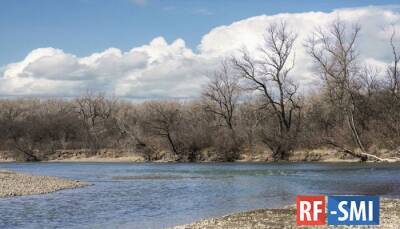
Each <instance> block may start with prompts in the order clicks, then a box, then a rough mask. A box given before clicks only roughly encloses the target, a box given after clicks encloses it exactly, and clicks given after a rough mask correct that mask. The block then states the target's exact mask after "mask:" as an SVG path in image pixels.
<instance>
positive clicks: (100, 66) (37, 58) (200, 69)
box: [0, 6, 400, 99]
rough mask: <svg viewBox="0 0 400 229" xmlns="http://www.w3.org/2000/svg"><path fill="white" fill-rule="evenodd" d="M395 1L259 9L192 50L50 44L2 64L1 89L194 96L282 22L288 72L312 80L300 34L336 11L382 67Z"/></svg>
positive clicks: (179, 44) (162, 44)
mask: <svg viewBox="0 0 400 229" xmlns="http://www.w3.org/2000/svg"><path fill="white" fill-rule="evenodd" d="M399 8H400V7H398V6H390V7H373V6H371V7H363V8H352V9H338V10H335V11H333V12H330V13H323V12H305V13H293V14H289V13H283V14H276V15H261V16H256V17H252V18H248V19H244V20H241V21H237V22H235V23H233V24H231V25H227V26H220V27H216V28H214V29H212V30H211V31H210V32H209V33H207V34H205V35H204V36H203V38H202V40H201V42H200V44H199V45H198V48H197V50H196V51H194V50H192V49H190V48H188V47H187V46H186V44H185V42H184V40H182V39H177V40H175V41H173V42H172V43H168V42H167V41H166V40H165V39H164V38H163V37H157V38H155V39H153V40H152V41H151V42H150V43H149V44H147V45H143V46H140V47H134V48H132V49H131V50H129V51H126V52H124V51H122V50H120V49H117V48H109V49H107V50H104V51H103V52H99V53H93V54H91V55H89V56H85V57H78V56H76V55H74V54H70V53H65V52H64V51H63V50H60V49H56V48H50V47H49V48H38V49H35V50H32V51H31V52H30V53H29V54H28V55H27V56H26V57H25V58H24V59H23V60H21V61H20V62H17V63H11V64H8V65H6V66H3V67H1V68H0V95H3V96H4V95H35V96H76V95H79V94H81V93H84V92H86V91H102V92H106V93H109V94H113V95H116V96H121V97H127V98H143V99H148V98H191V97H196V96H198V95H199V92H200V89H201V85H202V84H203V83H204V82H205V81H206V77H205V76H204V75H205V74H206V73H208V72H211V71H212V70H213V69H214V68H215V66H217V64H218V63H219V61H220V60H221V59H222V58H224V57H227V56H231V55H234V54H235V52H236V51H237V50H238V49H242V48H246V49H247V50H249V51H250V52H252V53H255V52H256V51H257V49H258V47H259V45H260V43H261V42H262V40H263V33H264V31H265V28H266V27H267V26H268V25H269V24H270V23H274V22H279V21H281V20H285V21H286V22H287V24H288V26H290V27H291V28H292V29H293V30H294V31H296V32H297V33H298V40H297V43H296V67H295V69H294V71H293V77H294V78H295V79H297V80H298V81H299V82H300V83H301V85H303V87H307V86H308V85H311V84H313V83H314V80H315V79H316V78H317V77H315V76H314V73H313V72H312V61H311V60H310V58H309V57H308V56H307V54H306V52H305V48H304V46H303V45H304V41H305V39H306V38H307V37H308V36H309V35H310V34H311V32H312V31H313V30H314V29H315V28H316V27H317V26H321V27H324V26H326V25H327V24H329V23H331V22H332V21H334V20H336V19H337V18H338V17H339V18H340V19H342V20H344V21H346V22H349V23H359V24H360V25H361V27H362V32H361V34H360V39H359V43H358V46H359V50H360V58H361V59H362V60H365V61H366V62H367V63H369V64H371V63H372V64H374V65H377V66H382V67H384V66H385V64H386V63H389V62H390V61H391V59H390V58H391V57H390V55H391V52H390V47H389V44H388V39H389V36H390V29H388V28H389V27H390V26H394V27H397V30H398V31H400V28H399V27H400V26H399V25H400V13H399Z"/></svg>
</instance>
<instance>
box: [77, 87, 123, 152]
mask: <svg viewBox="0 0 400 229" xmlns="http://www.w3.org/2000/svg"><path fill="white" fill-rule="evenodd" d="M75 103H76V110H77V113H78V115H79V118H80V119H81V120H82V121H83V126H84V128H85V130H86V135H87V140H88V142H89V145H90V147H91V148H92V149H94V150H98V149H99V148H100V144H101V142H104V140H105V139H101V135H103V134H105V132H106V131H107V128H105V126H106V125H107V121H110V120H111V119H112V118H113V115H114V113H115V112H116V110H115V109H116V106H115V103H116V101H115V100H111V99H106V98H105V96H104V95H103V94H98V95H92V94H87V95H85V96H82V97H80V98H77V99H76V100H75Z"/></svg>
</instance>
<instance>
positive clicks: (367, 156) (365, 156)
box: [326, 140, 400, 162]
mask: <svg viewBox="0 0 400 229" xmlns="http://www.w3.org/2000/svg"><path fill="white" fill-rule="evenodd" d="M326 143H327V144H328V145H331V146H334V147H336V148H339V149H340V150H341V151H343V152H345V153H347V154H350V155H352V156H354V157H358V158H360V159H361V161H367V160H368V159H370V158H372V159H374V160H375V161H379V162H396V161H400V158H397V157H391V158H381V157H378V156H376V155H373V154H370V153H366V152H360V153H356V152H354V151H352V150H350V149H347V148H345V147H343V146H340V145H338V144H336V143H335V142H333V141H331V140H326Z"/></svg>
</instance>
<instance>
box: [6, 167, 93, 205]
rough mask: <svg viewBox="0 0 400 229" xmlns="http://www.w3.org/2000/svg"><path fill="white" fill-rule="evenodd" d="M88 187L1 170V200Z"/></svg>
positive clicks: (73, 182) (59, 179)
mask: <svg viewBox="0 0 400 229" xmlns="http://www.w3.org/2000/svg"><path fill="white" fill-rule="evenodd" d="M86 185H88V184H86V183H84V182H80V181H73V180H66V179H61V178H57V177H49V176H36V175H29V174H24V173H16V172H12V171H8V170H0V198H2V197H11V196H22V195H33V194H45V193H49V192H55V191H58V190H62V189H68V188H79V187H84V186H86Z"/></svg>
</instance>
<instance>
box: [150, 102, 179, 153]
mask: <svg viewBox="0 0 400 229" xmlns="http://www.w3.org/2000/svg"><path fill="white" fill-rule="evenodd" d="M147 115H148V116H147V117H148V119H147V121H146V126H147V127H148V128H149V130H150V131H151V132H152V134H153V135H155V136H160V137H162V138H164V139H166V140H167V141H168V143H169V145H170V147H171V150H172V151H173V152H174V153H175V154H179V153H180V152H179V147H178V140H179V139H177V136H176V135H177V132H178V131H179V129H178V126H179V123H180V121H181V112H180V109H179V104H177V103H172V102H165V103H161V102H150V103H148V104H147Z"/></svg>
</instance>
